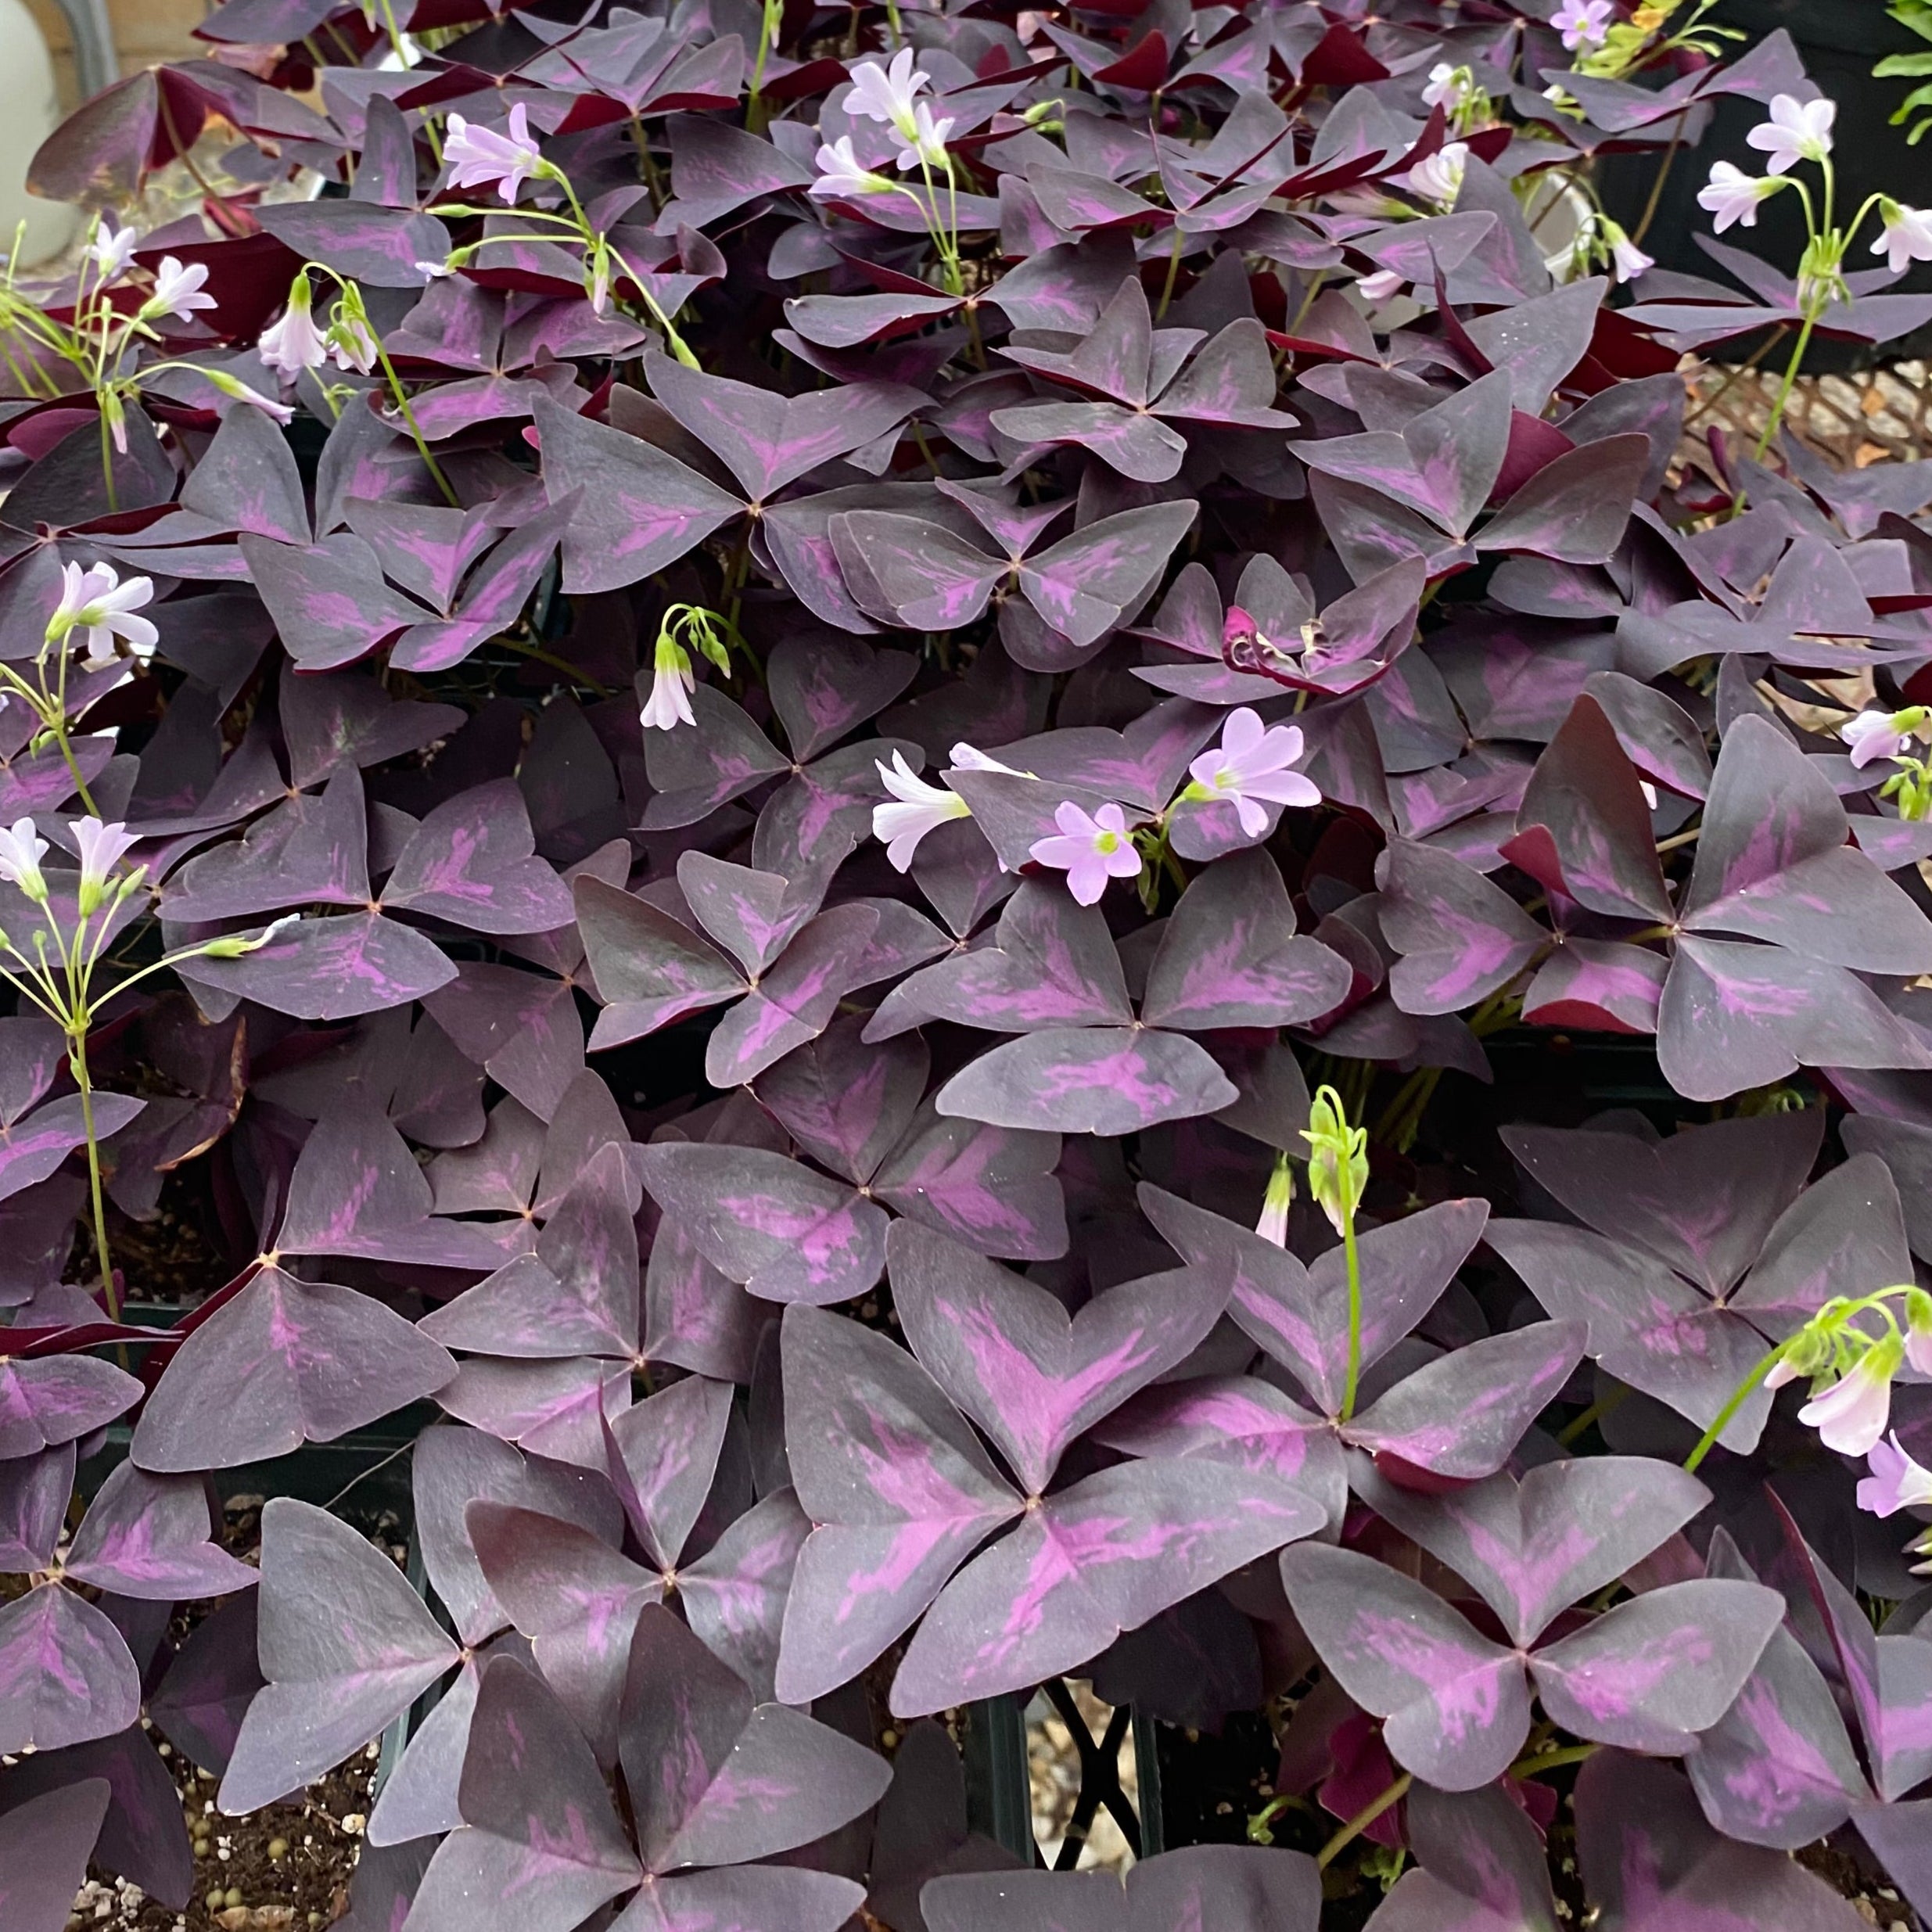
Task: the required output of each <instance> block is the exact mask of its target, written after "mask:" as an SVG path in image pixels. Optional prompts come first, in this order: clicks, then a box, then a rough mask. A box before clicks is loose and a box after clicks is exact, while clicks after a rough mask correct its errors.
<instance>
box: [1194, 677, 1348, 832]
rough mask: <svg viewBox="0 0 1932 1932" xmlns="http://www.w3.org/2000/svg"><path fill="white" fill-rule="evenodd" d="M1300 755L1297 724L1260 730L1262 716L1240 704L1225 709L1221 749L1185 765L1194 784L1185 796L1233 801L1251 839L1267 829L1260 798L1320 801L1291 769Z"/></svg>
mask: <svg viewBox="0 0 1932 1932" xmlns="http://www.w3.org/2000/svg"><path fill="white" fill-rule="evenodd" d="M1300 756H1302V734H1301V732H1300V731H1299V730H1298V729H1297V728H1296V727H1295V726H1294V725H1291V724H1277V725H1273V726H1269V727H1266V728H1265V729H1264V728H1263V727H1262V722H1261V714H1260V713H1259V712H1255V711H1251V710H1250V709H1248V706H1245V705H1243V706H1241V709H1239V710H1238V711H1230V713H1228V715H1227V720H1226V723H1225V724H1223V726H1222V727H1221V742H1220V745H1219V748H1218V749H1216V750H1213V751H1211V752H1202V753H1201V756H1199V757H1198V758H1197V759H1196V760H1194V763H1192V764H1191V765H1190V766H1189V767H1187V771H1188V775H1189V776H1190V777H1191V778H1192V779H1193V780H1194V783H1193V784H1192V785H1190V786H1189V787H1188V788H1187V796H1189V797H1191V798H1197V799H1209V800H1220V799H1232V800H1233V801H1234V810H1235V813H1236V816H1237V817H1239V819H1240V820H1241V830H1242V831H1244V832H1245V833H1246V834H1247V835H1248V837H1249V838H1250V839H1259V837H1260V836H1261V835H1262V833H1263V832H1265V831H1266V830H1267V829H1268V814H1267V813H1266V810H1264V809H1263V807H1262V805H1261V803H1259V801H1260V800H1262V799H1266V800H1267V801H1268V803H1269V804H1272V805H1319V804H1320V803H1321V802H1322V795H1321V793H1320V791H1319V790H1317V789H1316V785H1315V781H1313V779H1312V778H1306V777H1303V776H1302V774H1301V773H1300V772H1298V771H1294V770H1290V769H1289V767H1291V766H1292V765H1293V764H1294V763H1295V760H1297V759H1298V758H1299V757H1300Z"/></svg>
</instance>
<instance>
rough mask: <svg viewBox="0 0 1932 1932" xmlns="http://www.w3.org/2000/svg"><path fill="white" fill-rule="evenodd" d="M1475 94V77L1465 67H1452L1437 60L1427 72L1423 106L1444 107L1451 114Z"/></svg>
mask: <svg viewBox="0 0 1932 1932" xmlns="http://www.w3.org/2000/svg"><path fill="white" fill-rule="evenodd" d="M1475 92H1476V77H1475V75H1474V74H1473V73H1471V70H1469V69H1468V68H1467V67H1457V66H1451V65H1450V63H1449V62H1448V61H1446V60H1438V62H1437V63H1435V66H1433V67H1431V69H1430V70H1429V80H1428V84H1427V86H1426V87H1424V88H1423V90H1422V99H1423V102H1424V105H1425V106H1430V107H1446V108H1449V110H1451V111H1452V112H1453V110H1455V109H1456V108H1458V107H1460V106H1462V105H1463V102H1465V101H1467V100H1468V99H1470V98H1471V96H1472V95H1474V93H1475Z"/></svg>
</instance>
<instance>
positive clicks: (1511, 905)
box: [1376, 839, 1550, 1014]
mask: <svg viewBox="0 0 1932 1932" xmlns="http://www.w3.org/2000/svg"><path fill="white" fill-rule="evenodd" d="M1376 880H1377V884H1378V885H1381V889H1382V891H1381V899H1380V900H1379V901H1378V905H1379V907H1380V910H1381V925H1382V932H1383V933H1384V936H1385V937H1386V938H1387V939H1388V943H1389V944H1390V945H1391V946H1393V947H1394V948H1395V950H1396V952H1397V953H1399V955H1400V956H1401V957H1399V958H1398V959H1397V960H1396V961H1395V964H1394V966H1393V967H1392V968H1390V970H1389V976H1388V986H1389V991H1390V992H1391V993H1393V994H1394V996H1395V1004H1397V1005H1398V1006H1399V1007H1401V1008H1402V1011H1404V1012H1405V1013H1417V1014H1431V1013H1456V1012H1460V1011H1462V1010H1463V1008H1465V1007H1471V1006H1474V1004H1476V1003H1477V1001H1478V1000H1483V999H1486V998H1487V997H1489V995H1490V994H1491V993H1495V992H1496V991H1497V990H1498V989H1500V988H1502V987H1503V986H1507V985H1508V984H1509V983H1510V981H1511V980H1512V979H1514V978H1515V977H1516V975H1517V974H1518V973H1520V972H1521V971H1522V970H1523V968H1524V967H1525V966H1527V965H1528V964H1529V963H1530V961H1532V960H1533V959H1534V958H1535V957H1536V955H1537V953H1539V952H1540V951H1541V950H1542V949H1543V947H1544V946H1546V945H1547V944H1548V943H1549V939H1550V935H1548V934H1547V933H1546V932H1545V931H1544V930H1543V928H1542V927H1541V926H1539V925H1537V923H1536V922H1535V920H1533V919H1532V918H1530V916H1529V914H1528V913H1526V912H1524V910H1523V909H1522V907H1520V906H1519V905H1517V903H1516V901H1515V900H1513V899H1512V898H1510V896H1509V894H1508V893H1506V892H1504V891H1503V889H1502V887H1501V886H1499V885H1496V884H1495V883H1494V882H1492V881H1491V880H1489V879H1486V878H1484V877H1483V875H1482V874H1481V873H1480V872H1478V871H1474V869H1473V868H1472V867H1469V866H1467V865H1465V864H1463V862H1462V860H1460V859H1458V858H1456V857H1453V856H1452V855H1451V854H1449V853H1446V852H1442V851H1439V850H1437V849H1435V848H1433V847H1431V846H1420V845H1416V844H1413V843H1412V842H1409V840H1407V839H1392V840H1391V841H1390V842H1389V846H1388V850H1387V851H1386V852H1385V853H1384V854H1383V855H1382V856H1381V858H1380V859H1378V860H1377V861H1376Z"/></svg>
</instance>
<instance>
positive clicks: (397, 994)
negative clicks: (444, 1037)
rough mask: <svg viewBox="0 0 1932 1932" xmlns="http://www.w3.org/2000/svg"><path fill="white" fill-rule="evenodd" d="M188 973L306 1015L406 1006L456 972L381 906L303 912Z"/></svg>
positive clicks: (329, 1016)
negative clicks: (338, 913)
mask: <svg viewBox="0 0 1932 1932" xmlns="http://www.w3.org/2000/svg"><path fill="white" fill-rule="evenodd" d="M183 976H184V977H185V978H188V979H192V980H194V981H196V982H199V983H205V984H206V985H208V986H214V987H217V988H218V989H220V990H221V991H222V992H224V993H239V995H241V996H242V997H243V998H245V999H250V1000H260V1002H261V1004H263V1005H264V1006H265V1007H268V1008H269V1009H270V1011H272V1012H276V1013H287V1014H293V1016H294V1017H295V1018H297V1019H303V1020H347V1019H354V1018H357V1016H358V1015H360V1014H364V1013H379V1012H382V1011H384V1009H385V1008H386V1007H394V1006H406V1005H408V1003H409V1002H410V1001H411V1000H420V999H422V998H423V997H425V996H426V994H429V993H433V992H435V991H436V988H437V987H439V986H447V984H448V983H449V982H450V981H451V980H452V979H454V978H455V977H456V968H455V966H454V964H452V963H451V961H450V959H449V958H448V957H447V955H446V954H445V953H443V951H442V950H441V949H440V947H438V946H435V945H433V943H431V942H430V941H429V940H428V939H425V938H424V937H423V936H422V934H421V933H419V932H411V930H410V928H408V926H405V925H399V924H397V921H395V920H393V919H385V918H382V916H381V914H376V913H357V914H347V915H345V916H343V917H339V918H321V919H304V920H303V921H301V922H300V924H299V925H293V926H289V927H288V928H286V929H285V930H284V931H282V932H278V933H277V934H276V935H275V937H274V938H273V939H271V940H270V941H269V942H268V944H267V945H266V946H259V947H257V949H256V950H254V951H253V952H252V953H245V954H243V955H242V957H241V958H239V959H230V960H217V959H198V960H195V961H192V962H191V963H189V964H187V965H186V967H185V970H184V975H183Z"/></svg>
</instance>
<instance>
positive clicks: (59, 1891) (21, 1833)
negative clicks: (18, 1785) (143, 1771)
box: [0, 1778, 113, 1932]
mask: <svg viewBox="0 0 1932 1932" xmlns="http://www.w3.org/2000/svg"><path fill="white" fill-rule="evenodd" d="M112 1796H113V1788H112V1787H110V1785H109V1783H108V1782H107V1780H106V1779H105V1778H85V1779H81V1781H80V1782H79V1783H75V1784H70V1785H65V1786H63V1787H61V1788H60V1789H59V1790H53V1791H43V1792H42V1793H41V1794H39V1796H38V1797H31V1798H29V1799H28V1800H27V1802H26V1803H25V1804H23V1805H15V1806H14V1807H13V1809H12V1810H10V1811H7V1812H0V1919H5V1923H6V1924H7V1927H8V1928H9V1932H61V1927H63V1926H65V1925H66V1923H67V1921H68V1917H69V1915H70V1912H71V1911H72V1909H73V1906H74V1894H76V1893H77V1891H79V1890H80V1889H81V1880H83V1879H84V1878H85V1877H86V1876H87V1869H88V1859H89V1858H90V1857H91V1856H92V1853H93V1851H94V1841H95V1839H96V1838H98V1837H99V1836H100V1831H101V1821H102V1819H104V1818H106V1815H107V1806H108V1801H109V1800H110V1797H112Z"/></svg>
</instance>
